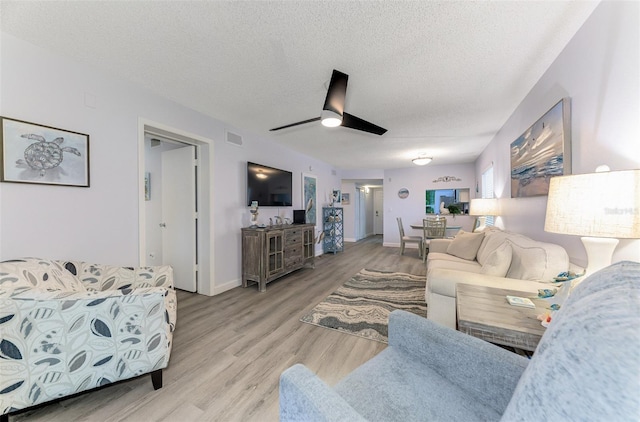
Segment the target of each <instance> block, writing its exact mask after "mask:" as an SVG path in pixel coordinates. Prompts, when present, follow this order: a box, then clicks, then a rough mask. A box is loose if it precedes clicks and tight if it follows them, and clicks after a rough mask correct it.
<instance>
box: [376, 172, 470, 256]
mask: <svg viewBox="0 0 640 422" xmlns="http://www.w3.org/2000/svg"><path fill="white" fill-rule="evenodd" d="M443 176H455V177H456V178H458V179H460V181H452V182H434V180H437V179H438V178H439V177H443ZM475 177H476V176H475V173H474V165H473V163H469V164H455V165H437V164H435V165H434V162H432V163H430V164H428V165H426V166H415V167H410V168H403V169H395V170H386V171H385V172H384V245H385V246H400V234H399V232H398V223H397V222H396V218H397V217H401V218H402V223H403V226H404V230H405V234H407V235H411V234H414V235H420V234H421V233H420V232H419V231H413V230H412V229H411V227H410V224H412V223H414V224H415V223H420V224H422V219H423V218H425V205H426V194H425V192H426V191H427V190H430V189H463V188H468V189H469V191H470V192H471V197H472V198H473V197H474V192H475V185H476V178H475ZM401 188H407V189H408V190H409V196H408V197H407V198H405V199H401V198H399V197H398V190H400V189H401ZM472 224H473V219H472V218H471V217H469V216H467V215H460V216H456V217H455V218H454V217H453V216H451V215H450V216H447V225H448V226H462V228H463V230H468V231H470V230H471V228H472ZM408 246H409V245H408Z"/></svg>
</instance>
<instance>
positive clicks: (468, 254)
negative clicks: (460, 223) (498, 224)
mask: <svg viewBox="0 0 640 422" xmlns="http://www.w3.org/2000/svg"><path fill="white" fill-rule="evenodd" d="M483 238H484V233H482V232H481V233H467V232H465V231H463V230H460V231H459V232H458V234H457V235H456V237H454V238H453V240H452V241H451V243H449V247H447V253H448V254H449V255H453V256H457V257H458V258H462V259H466V260H469V261H473V260H474V259H476V254H477V253H478V249H479V248H480V244H481V243H482V239H483Z"/></svg>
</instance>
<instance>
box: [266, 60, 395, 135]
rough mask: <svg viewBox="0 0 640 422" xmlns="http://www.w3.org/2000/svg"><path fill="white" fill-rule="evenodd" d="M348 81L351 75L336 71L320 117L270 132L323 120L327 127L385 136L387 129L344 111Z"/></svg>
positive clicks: (332, 76)
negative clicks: (344, 128) (342, 127)
mask: <svg viewBox="0 0 640 422" xmlns="http://www.w3.org/2000/svg"><path fill="white" fill-rule="evenodd" d="M348 79H349V75H347V74H346V73H342V72H340V71H339V70H335V69H334V70H333V74H332V75H331V82H329V89H328V90H327V98H325V100H324V107H322V113H321V115H320V117H314V118H313V119H307V120H303V121H301V122H296V123H291V124H288V125H284V126H280V127H276V128H273V129H270V131H271V132H273V131H276V130H281V129H286V128H290V127H292V126H298V125H303V124H305V123H311V122H317V121H318V120H321V121H322V124H323V125H324V126H327V127H336V126H344V127H348V128H351V129H355V130H361V131H364V132H369V133H373V134H376V135H382V134H384V133H385V132H386V131H387V129H385V128H382V127H380V126H377V125H374V124H373V123H369V122H367V121H366V120H362V119H361V118H359V117H356V116H354V115H353V114H349V113H347V112H345V111H344V98H345V96H346V95H347V80H348Z"/></svg>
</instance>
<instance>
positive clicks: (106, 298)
mask: <svg viewBox="0 0 640 422" xmlns="http://www.w3.org/2000/svg"><path fill="white" fill-rule="evenodd" d="M176 307H177V306H176V297H175V291H174V290H173V289H166V288H148V289H136V290H128V289H121V290H115V291H104V292H97V291H87V292H66V291H42V290H36V289H33V290H27V291H22V292H19V293H18V294H15V295H13V296H12V297H8V296H3V297H0V322H1V324H0V332H1V338H2V358H3V359H0V373H1V374H3V375H2V377H0V390H2V391H3V394H2V395H0V410H1V411H3V412H4V411H5V410H6V409H22V408H26V407H30V406H33V405H35V404H38V403H43V402H46V401H49V400H53V399H56V398H59V397H62V396H66V395H70V394H75V393H77V392H80V391H84V390H88V389H91V388H94V387H98V386H101V385H104V384H108V383H111V382H115V381H118V380H122V379H127V378H132V377H135V376H138V375H141V374H144V373H147V372H152V371H155V370H158V369H162V368H165V367H166V366H167V364H168V360H169V356H170V352H171V346H172V331H173V328H174V327H175V321H176ZM16 368H20V370H19V371H18V370H16Z"/></svg>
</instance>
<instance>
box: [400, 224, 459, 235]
mask: <svg viewBox="0 0 640 422" xmlns="http://www.w3.org/2000/svg"><path fill="white" fill-rule="evenodd" d="M410 226H411V228H412V229H415V230H422V222H420V223H415V224H410ZM460 229H462V226H449V225H447V228H446V230H445V235H446V237H453V236H454V235H455V234H456V233H457V232H458V230H460Z"/></svg>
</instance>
